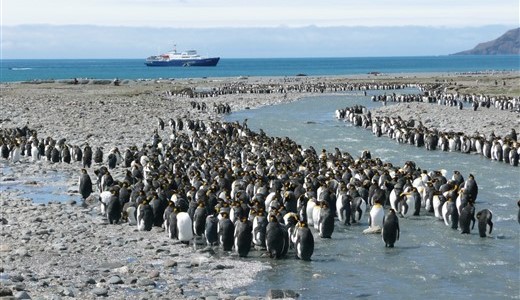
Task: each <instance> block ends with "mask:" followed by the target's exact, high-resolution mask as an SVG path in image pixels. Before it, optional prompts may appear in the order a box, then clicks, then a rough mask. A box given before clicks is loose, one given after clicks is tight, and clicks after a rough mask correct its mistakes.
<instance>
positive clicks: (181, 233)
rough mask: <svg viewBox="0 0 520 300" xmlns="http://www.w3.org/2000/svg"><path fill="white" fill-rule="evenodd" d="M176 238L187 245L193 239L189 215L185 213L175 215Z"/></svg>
mask: <svg viewBox="0 0 520 300" xmlns="http://www.w3.org/2000/svg"><path fill="white" fill-rule="evenodd" d="M177 230H178V238H179V241H181V242H182V243H184V244H189V243H190V241H191V240H192V239H193V228H192V221H191V218H190V215H189V214H188V213H187V212H182V211H181V212H179V213H178V214H177Z"/></svg>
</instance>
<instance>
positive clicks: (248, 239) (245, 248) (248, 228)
mask: <svg viewBox="0 0 520 300" xmlns="http://www.w3.org/2000/svg"><path fill="white" fill-rule="evenodd" d="M234 238H235V243H234V244H235V251H236V252H237V253H238V256H240V257H246V256H247V254H248V253H249V251H250V250H251V243H252V242H253V224H252V223H251V221H249V220H248V219H247V218H246V217H242V218H241V219H240V220H238V221H237V222H236V223H235V234H234Z"/></svg>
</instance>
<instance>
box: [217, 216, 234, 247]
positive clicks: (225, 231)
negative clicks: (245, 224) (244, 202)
mask: <svg viewBox="0 0 520 300" xmlns="http://www.w3.org/2000/svg"><path fill="white" fill-rule="evenodd" d="M221 216H222V219H220V221H218V228H217V231H218V236H219V243H220V245H221V246H222V249H224V251H231V250H232V249H233V242H234V233H235V225H234V224H233V222H231V220H230V219H229V214H228V213H227V212H222V213H221Z"/></svg>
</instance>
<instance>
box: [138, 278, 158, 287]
mask: <svg viewBox="0 0 520 300" xmlns="http://www.w3.org/2000/svg"><path fill="white" fill-rule="evenodd" d="M137 285H139V286H155V281H153V280H151V279H149V278H140V279H138V280H137Z"/></svg>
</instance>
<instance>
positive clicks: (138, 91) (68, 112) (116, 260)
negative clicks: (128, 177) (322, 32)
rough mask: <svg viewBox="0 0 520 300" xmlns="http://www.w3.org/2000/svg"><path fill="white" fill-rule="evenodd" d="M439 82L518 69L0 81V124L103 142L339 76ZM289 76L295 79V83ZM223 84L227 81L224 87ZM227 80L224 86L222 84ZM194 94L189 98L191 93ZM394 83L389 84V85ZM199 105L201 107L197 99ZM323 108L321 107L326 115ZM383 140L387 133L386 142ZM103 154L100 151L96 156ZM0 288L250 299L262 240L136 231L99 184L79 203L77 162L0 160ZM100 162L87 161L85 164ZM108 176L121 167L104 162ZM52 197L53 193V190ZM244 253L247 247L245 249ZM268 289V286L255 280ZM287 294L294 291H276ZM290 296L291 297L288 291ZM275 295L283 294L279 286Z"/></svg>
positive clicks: (463, 87) (330, 83)
mask: <svg viewBox="0 0 520 300" xmlns="http://www.w3.org/2000/svg"><path fill="white" fill-rule="evenodd" d="M349 84H350V86H355V87H356V88H360V89H362V88H361V87H363V86H364V87H366V86H380V87H382V86H386V85H403V86H405V85H418V84H419V85H425V86H427V85H440V86H442V87H443V88H444V89H445V90H446V91H451V92H460V93H468V94H473V93H475V94H480V93H483V94H485V95H489V96H504V97H516V98H518V96H519V95H520V88H519V87H520V77H519V76H518V74H517V73H505V74H474V75H449V74H437V75H435V76H433V75H413V74H407V75H399V76H394V75H384V76H358V77H344V78H343V77H331V78H326V77H294V78H247V79H231V78H227V79H218V80H216V79H215V80H212V79H197V80H175V81H173V80H149V81H133V80H123V81H122V82H121V84H119V85H114V84H113V83H111V82H101V81H100V82H95V81H93V80H85V81H84V82H82V81H80V82H79V83H77V84H73V83H71V82H70V81H53V82H44V83H34V82H29V83H2V84H1V91H2V92H1V95H0V97H1V98H0V103H1V107H2V110H1V112H0V128H1V129H12V128H16V127H19V128H21V127H23V126H25V125H27V126H28V127H29V128H30V129H34V130H36V131H37V133H38V137H39V138H44V137H47V136H50V137H52V138H54V139H56V140H59V139H63V138H64V139H66V143H67V144H71V145H84V144H85V143H88V144H90V145H91V146H92V147H93V148H95V147H102V148H103V150H104V152H105V153H108V151H109V150H110V149H111V148H113V147H118V148H119V149H121V151H124V149H126V148H128V147H131V146H134V145H136V146H141V145H142V144H143V143H147V144H149V143H152V135H153V133H154V130H158V134H160V135H161V137H162V138H163V139H164V140H167V139H168V136H169V135H170V134H171V132H169V131H168V126H166V128H165V129H164V130H160V129H158V127H159V125H158V120H159V119H162V120H163V121H164V122H165V123H168V120H170V119H174V120H177V119H178V118H182V119H184V120H186V119H192V120H202V121H205V122H211V121H221V120H222V118H223V116H224V114H222V113H220V112H218V111H217V110H216V109H215V108H216V107H218V106H219V105H229V107H230V109H231V112H234V111H239V110H244V109H253V108H258V107H261V106H266V105H277V104H281V103H287V102H291V101H298V100H299V99H301V98H303V97H306V96H310V95H320V94H327V93H334V91H335V90H334V89H335V88H336V89H337V87H338V86H340V87H341V86H342V87H345V86H348V85H349ZM296 87H299V88H296ZM230 90H231V92H229V91H230ZM224 91H226V92H224ZM197 93H199V94H198V96H197V97H190V96H193V95H194V94H195V95H197ZM397 93H398V92H397ZM202 103H204V104H205V106H206V109H203V108H202V107H201V105H202ZM372 113H373V114H374V115H377V116H386V115H392V116H395V115H397V114H398V115H400V116H401V117H402V118H403V119H410V118H414V119H415V120H420V121H421V122H422V123H424V125H426V126H429V127H432V128H436V129H438V130H443V131H456V132H464V133H466V134H473V133H474V132H475V131H478V132H480V133H484V134H490V133H491V132H494V133H495V134H496V135H500V136H503V135H506V134H507V133H508V132H509V131H510V130H511V129H512V128H515V129H516V130H517V132H520V114H519V113H518V112H512V111H510V110H500V109H497V108H494V107H491V108H479V109H478V110H477V111H473V110H472V109H471V107H470V106H466V107H464V109H463V110H458V109H457V108H456V107H448V106H440V105H437V104H428V103H420V102H410V103H399V104H396V105H388V106H384V107H383V106H382V107H381V108H379V109H377V110H374V111H373V112H372ZM332 117H333V112H331V118H332ZM389 142H391V141H389ZM105 160H106V159H104V161H105ZM0 166H1V171H0V190H1V193H0V205H1V206H0V210H1V215H0V217H1V223H0V229H1V234H0V235H1V237H0V239H1V243H0V256H1V261H2V264H1V266H0V274H1V275H0V276H1V277H0V283H1V291H0V293H1V296H5V297H10V295H12V297H14V298H16V299H27V298H28V297H30V298H32V299H69V298H77V299H93V298H97V297H100V296H103V297H109V298H111V299H242V300H244V299H257V298H263V295H261V296H258V295H250V293H248V291H247V290H246V287H247V286H248V285H251V284H253V283H254V281H255V276H256V275H257V274H258V273H259V272H262V271H265V270H266V269H268V268H270V266H269V265H268V264H265V263H264V262H263V260H265V259H267V258H265V257H264V256H265V255H264V254H263V253H262V252H261V251H254V252H253V253H252V254H250V255H249V256H250V257H249V258H239V257H238V256H237V255H236V254H235V253H227V252H223V251H221V250H220V249H218V248H216V247H215V248H211V247H206V246H205V245H202V244H201V245H196V246H194V245H190V246H186V245H184V244H181V243H179V242H177V241H173V240H171V239H169V238H168V236H167V235H166V233H165V232H164V230H163V229H162V228H160V227H154V228H153V229H152V231H144V232H143V231H138V230H137V228H136V226H130V225H128V224H126V223H123V224H119V225H110V224H108V222H107V220H106V219H105V218H104V216H102V215H101V213H100V211H99V205H98V200H97V195H98V193H97V192H94V194H93V196H91V197H90V198H89V199H87V201H85V202H83V201H82V199H81V196H80V195H79V194H78V177H79V174H80V169H81V164H80V163H79V162H72V163H71V164H66V163H56V164H51V163H50V162H48V161H45V159H42V160H39V161H36V162H32V161H31V159H30V158H29V157H22V159H21V160H20V161H19V162H16V163H12V162H10V161H8V160H4V159H1V160H0ZM99 167H100V164H97V165H93V166H92V167H91V168H88V172H89V174H93V172H94V169H97V168H99ZM112 173H113V176H114V178H115V179H121V178H123V177H124V176H125V175H124V174H125V168H124V167H122V166H118V167H117V168H116V169H115V170H114V171H112ZM53 186H56V187H57V186H62V187H63V189H64V190H63V191H62V192H61V194H66V195H67V198H66V199H67V200H65V201H60V199H62V198H60V197H61V196H60V195H59V194H58V193H57V192H54V194H53V192H51V193H50V194H51V196H49V197H48V198H47V199H46V200H48V202H47V203H34V202H33V199H32V198H31V197H27V196H26V195H25V194H24V193H25V191H26V190H28V189H29V190H30V189H31V188H33V187H53ZM52 195H55V196H56V199H53V198H52ZM251 257H253V258H251ZM265 293H266V294H269V293H271V294H273V293H274V291H267V290H266V291H265ZM286 293H287V295H286V296H287V297H294V295H293V294H291V293H290V291H286ZM291 295H292V296H291ZM282 296H283V293H282Z"/></svg>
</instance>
